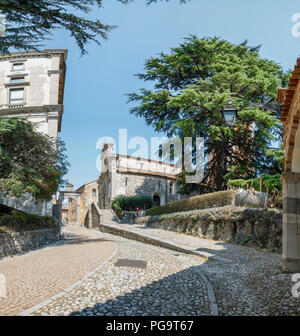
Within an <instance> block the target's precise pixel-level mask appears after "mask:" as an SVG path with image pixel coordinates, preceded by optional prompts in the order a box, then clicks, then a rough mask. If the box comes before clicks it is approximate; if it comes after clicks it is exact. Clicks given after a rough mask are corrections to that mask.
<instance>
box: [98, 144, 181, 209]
mask: <svg viewBox="0 0 300 336" xmlns="http://www.w3.org/2000/svg"><path fill="white" fill-rule="evenodd" d="M101 162H102V173H101V175H100V177H99V179H98V192H99V197H98V202H99V207H100V208H101V209H106V208H109V207H110V206H111V202H112V200H113V199H115V198H116V197H117V196H135V195H139V196H149V197H151V198H152V199H153V201H154V203H155V205H164V204H167V203H171V202H174V201H176V200H179V199H180V195H179V194H177V190H176V189H177V187H176V180H177V175H178V174H179V173H180V172H181V167H176V166H175V165H174V164H169V163H165V162H162V161H157V160H150V159H145V158H138V157H133V156H128V155H120V154H115V153H114V152H113V145H112V144H105V145H104V146H103V150H102V154H101Z"/></svg>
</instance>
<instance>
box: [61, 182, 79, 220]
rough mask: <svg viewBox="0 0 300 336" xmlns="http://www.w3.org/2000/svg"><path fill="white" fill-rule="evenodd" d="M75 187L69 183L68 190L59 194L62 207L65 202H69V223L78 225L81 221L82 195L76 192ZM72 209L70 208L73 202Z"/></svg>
mask: <svg viewBox="0 0 300 336" xmlns="http://www.w3.org/2000/svg"><path fill="white" fill-rule="evenodd" d="M73 187H74V186H73V185H72V184H70V183H67V188H66V190H64V191H61V192H60V194H59V200H60V202H59V203H60V205H62V204H63V203H64V201H66V200H68V201H69V210H68V223H71V224H77V223H79V219H80V217H79V216H80V193H79V192H76V191H74V188H73ZM70 201H71V202H74V204H72V207H71V206H70V203H71V202H70Z"/></svg>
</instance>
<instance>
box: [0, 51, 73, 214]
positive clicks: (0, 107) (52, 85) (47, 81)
mask: <svg viewBox="0 0 300 336" xmlns="http://www.w3.org/2000/svg"><path fill="white" fill-rule="evenodd" d="M67 53H68V52H67V50H64V49H63V50H56V49H55V50H43V51H32V52H16V53H11V54H9V55H1V56H0V117H19V118H26V119H27V120H29V121H30V122H32V123H34V124H36V129H37V131H39V132H42V133H45V134H47V135H49V136H51V137H53V138H57V136H58V133H59V132H60V131H61V124H62V115H63V98H64V86H65V75H66V59H67ZM1 201H2V202H3V203H5V204H7V205H9V206H12V207H16V208H18V209H20V210H23V211H27V212H30V213H37V214H42V215H45V214H47V215H50V214H52V204H51V202H50V203H37V202H35V201H34V200H33V199H32V197H31V196H30V195H27V196H24V199H23V198H22V199H18V200H16V199H14V198H10V199H8V200H3V199H2V200H1Z"/></svg>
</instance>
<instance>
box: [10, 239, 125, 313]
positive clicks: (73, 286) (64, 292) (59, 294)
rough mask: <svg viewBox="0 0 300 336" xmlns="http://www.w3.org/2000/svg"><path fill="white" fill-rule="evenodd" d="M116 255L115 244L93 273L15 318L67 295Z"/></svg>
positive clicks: (116, 248)
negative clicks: (112, 250) (110, 253)
mask: <svg viewBox="0 0 300 336" xmlns="http://www.w3.org/2000/svg"><path fill="white" fill-rule="evenodd" d="M117 253H118V245H117V244H116V243H115V249H114V252H113V254H112V255H111V256H110V257H109V258H108V259H106V260H105V261H104V262H103V263H102V264H100V265H99V266H98V267H97V268H95V269H94V270H93V271H91V272H89V273H87V274H86V275H85V276H84V277H83V278H81V279H80V280H78V281H76V282H74V283H73V284H71V285H70V286H68V287H67V288H65V289H64V290H62V291H60V292H59V293H57V294H55V295H53V296H51V297H50V298H48V299H46V300H45V301H43V302H41V303H39V304H37V305H35V306H33V307H31V308H28V309H26V310H24V311H22V312H21V313H19V314H17V316H27V315H29V314H32V313H34V312H35V311H37V310H39V309H41V308H43V307H45V306H47V305H48V304H50V303H51V302H53V301H55V300H56V299H58V298H60V297H62V296H63V295H65V294H67V293H68V292H70V291H71V290H72V289H74V288H76V287H78V286H80V285H81V284H82V283H83V282H84V281H85V280H87V279H88V278H90V277H91V276H93V275H94V274H95V273H97V272H98V271H99V270H100V269H101V268H102V267H103V266H104V265H106V264H107V263H108V262H109V261H110V260H111V259H113V258H114V257H115V256H116V255H117Z"/></svg>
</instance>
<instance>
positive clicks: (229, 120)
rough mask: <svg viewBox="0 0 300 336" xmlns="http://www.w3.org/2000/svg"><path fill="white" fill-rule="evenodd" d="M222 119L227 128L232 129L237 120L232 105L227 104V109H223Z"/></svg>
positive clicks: (235, 111)
mask: <svg viewBox="0 0 300 336" xmlns="http://www.w3.org/2000/svg"><path fill="white" fill-rule="evenodd" d="M222 114H223V118H224V120H225V123H226V125H227V126H228V127H232V126H233V125H234V124H235V122H236V119H237V110H236V109H235V108H234V107H233V106H232V103H231V102H229V103H228V107H226V108H224V109H223V111H222Z"/></svg>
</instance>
